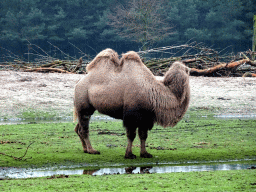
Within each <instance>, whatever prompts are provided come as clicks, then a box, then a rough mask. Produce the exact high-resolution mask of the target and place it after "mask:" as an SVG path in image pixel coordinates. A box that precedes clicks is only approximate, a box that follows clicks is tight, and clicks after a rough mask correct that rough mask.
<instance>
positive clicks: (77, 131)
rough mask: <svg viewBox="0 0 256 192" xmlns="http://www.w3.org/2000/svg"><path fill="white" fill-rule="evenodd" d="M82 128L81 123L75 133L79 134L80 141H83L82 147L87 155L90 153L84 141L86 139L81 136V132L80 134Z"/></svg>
mask: <svg viewBox="0 0 256 192" xmlns="http://www.w3.org/2000/svg"><path fill="white" fill-rule="evenodd" d="M80 129H81V128H80V126H79V123H77V125H76V127H75V132H76V133H77V135H78V136H79V139H80V140H81V142H82V146H83V150H84V152H85V153H88V152H87V147H86V143H85V141H84V139H83V138H82V137H81V136H80V134H79V132H80Z"/></svg>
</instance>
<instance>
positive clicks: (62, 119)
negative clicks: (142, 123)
mask: <svg viewBox="0 0 256 192" xmlns="http://www.w3.org/2000/svg"><path fill="white" fill-rule="evenodd" d="M186 118H190V117H189V115H185V117H184V119H186ZM196 118H197V119H200V118H212V117H209V116H207V115H201V116H197V117H196ZM213 118H217V119H256V114H253V113H250V114H239V113H235V114H219V115H214V116H213ZM91 121H120V120H117V119H114V118H112V117H109V116H107V115H101V114H99V115H93V116H92V117H91ZM65 122H73V117H57V118H43V119H42V118H34V119H22V118H11V119H0V125H7V124H30V123H33V124H35V123H65Z"/></svg>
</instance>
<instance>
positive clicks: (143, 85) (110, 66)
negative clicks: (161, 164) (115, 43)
mask: <svg viewBox="0 0 256 192" xmlns="http://www.w3.org/2000/svg"><path fill="white" fill-rule="evenodd" d="M87 69H88V74H87V75H86V76H85V77H84V78H83V79H81V80H80V81H79V82H78V84H77V85H76V88H75V98H74V105H75V115H76V114H77V116H78V124H77V126H76V128H75V131H76V132H77V134H78V135H79V137H80V139H81V141H82V145H83V148H84V151H85V152H88V153H97V154H98V153H99V152H97V151H96V150H94V149H93V148H92V147H91V144H90V141H89V131H88V129H89V119H90V116H91V115H92V114H93V113H94V111H95V110H98V111H99V112H100V113H103V114H106V115H109V116H111V117H114V118H117V119H122V120H123V125H124V127H125V128H126V132H127V137H128V146H127V149H126V154H125V158H131V159H132V158H136V156H135V155H134V154H132V142H133V140H134V138H135V136H136V129H137V128H138V133H139V137H140V140H141V152H140V156H141V157H145V158H150V157H152V155H151V154H149V153H148V152H147V151H146V148H145V142H146V139H147V133H148V130H151V129H152V127H153V125H154V123H158V124H160V125H162V126H164V127H167V126H174V125H176V124H177V123H178V122H179V121H180V119H181V118H182V117H183V115H184V114H185V112H186V110H187V108H188V104H189V97H190V89H189V70H188V68H187V67H186V66H185V65H183V64H182V63H181V62H175V63H174V64H173V65H172V66H171V67H170V69H169V70H168V72H167V73H166V75H165V77H164V80H163V81H158V80H156V78H155V77H154V75H153V74H152V73H151V71H150V70H149V69H148V68H147V67H146V66H145V65H144V64H143V62H142V61H141V59H140V57H139V55H138V54H137V53H136V52H133V51H130V52H128V53H126V54H123V55H122V58H121V60H120V62H119V60H118V56H117V54H116V53H115V52H114V51H113V50H110V49H107V50H104V51H102V52H101V53H99V54H98V55H97V56H96V58H95V59H94V60H93V61H92V62H91V63H90V64H89V65H88V68H87Z"/></svg>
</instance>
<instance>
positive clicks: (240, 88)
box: [0, 71, 256, 119]
mask: <svg viewBox="0 0 256 192" xmlns="http://www.w3.org/2000/svg"><path fill="white" fill-rule="evenodd" d="M83 76H84V75H78V74H59V73H26V72H15V71H0V93H1V94H0V109H1V110H0V119H3V118H16V117H17V115H18V114H21V113H22V112H24V111H25V112H26V111H49V112H54V113H55V114H57V115H59V116H70V115H71V114H72V110H73V92H74V86H75V84H76V82H77V81H78V80H79V79H80V78H81V77H83ZM190 86H191V103H190V109H197V108H208V109H219V112H220V113H243V114H247V113H254V114H255V113H256V78H243V77H235V78H233V77H228V78H212V77H191V78H190Z"/></svg>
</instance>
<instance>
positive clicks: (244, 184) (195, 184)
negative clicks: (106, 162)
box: [0, 170, 256, 192]
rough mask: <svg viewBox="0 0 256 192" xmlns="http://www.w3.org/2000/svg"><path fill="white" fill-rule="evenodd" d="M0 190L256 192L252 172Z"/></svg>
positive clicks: (79, 178)
mask: <svg viewBox="0 0 256 192" xmlns="http://www.w3.org/2000/svg"><path fill="white" fill-rule="evenodd" d="M0 188H1V191H181V192H182V191H186V192H189V191H193V192H194V191H205V192H206V191H232V192H233V191H256V172H255V170H238V171H214V172H212V171H210V172H188V173H182V172H181V173H165V174H132V175H129V174H126V175H102V176H90V175H72V176H69V177H68V178H66V177H51V178H50V177H48V178H46V177H44V178H33V179H19V180H16V179H13V180H3V181H1V182H0Z"/></svg>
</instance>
